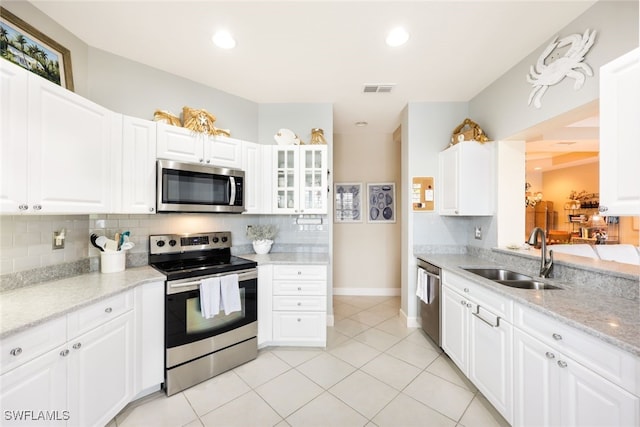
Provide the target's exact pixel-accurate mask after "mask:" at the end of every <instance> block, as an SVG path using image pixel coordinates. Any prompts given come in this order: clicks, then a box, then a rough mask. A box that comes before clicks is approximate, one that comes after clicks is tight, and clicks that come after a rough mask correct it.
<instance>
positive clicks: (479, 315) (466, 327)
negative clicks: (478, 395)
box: [441, 272, 513, 422]
mask: <svg viewBox="0 0 640 427" xmlns="http://www.w3.org/2000/svg"><path fill="white" fill-rule="evenodd" d="M448 284H449V285H448ZM459 287H462V293H459V292H458V289H457V288H459ZM485 292H486V291H484V292H483V290H481V289H479V286H478V285H476V284H474V283H472V282H467V281H465V279H463V278H461V277H459V276H453V275H451V274H447V272H445V273H444V274H443V287H442V305H441V307H442V313H441V316H442V318H441V320H442V322H441V324H442V348H443V349H444V350H445V352H446V353H447V355H449V357H450V358H451V360H453V362H454V363H455V364H456V365H457V366H458V368H460V370H462V372H463V373H464V374H465V375H467V377H469V379H470V380H471V381H472V382H473V383H474V384H475V385H476V387H478V389H479V390H480V391H481V392H482V394H483V395H484V396H485V397H486V398H487V399H488V400H489V401H490V402H491V404H492V405H493V406H494V407H495V408H496V409H497V410H498V412H500V413H501V414H502V416H503V417H504V418H505V419H506V420H507V421H509V422H512V409H513V400H512V399H513V381H512V366H511V360H512V339H513V337H512V336H513V328H512V325H511V324H510V323H509V322H508V321H507V319H505V318H504V317H500V316H498V315H496V314H495V313H497V312H499V311H500V310H499V309H497V308H494V307H492V306H487V305H486V302H484V299H483V294H484V293H485ZM476 294H477V295H478V299H477V300H474V299H471V298H472V297H473V296H474V295H476ZM490 298H495V297H494V296H492V297H490ZM501 305H503V304H496V307H499V306H501ZM504 305H507V304H506V303H505V304H504Z"/></svg>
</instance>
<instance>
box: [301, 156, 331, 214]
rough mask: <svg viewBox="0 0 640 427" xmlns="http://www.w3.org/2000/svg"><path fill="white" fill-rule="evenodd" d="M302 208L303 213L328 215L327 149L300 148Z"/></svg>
mask: <svg viewBox="0 0 640 427" xmlns="http://www.w3.org/2000/svg"><path fill="white" fill-rule="evenodd" d="M300 157H301V162H300V164H301V170H300V176H301V178H300V187H301V188H300V195H301V200H300V206H301V211H302V212H303V213H327V197H328V193H327V147H326V146H318V145H308V146H301V147H300Z"/></svg>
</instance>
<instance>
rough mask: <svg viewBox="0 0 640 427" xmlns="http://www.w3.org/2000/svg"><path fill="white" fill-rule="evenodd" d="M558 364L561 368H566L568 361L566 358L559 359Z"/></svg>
mask: <svg viewBox="0 0 640 427" xmlns="http://www.w3.org/2000/svg"><path fill="white" fill-rule="evenodd" d="M558 366H560V367H561V368H566V367H567V362H565V361H564V360H558Z"/></svg>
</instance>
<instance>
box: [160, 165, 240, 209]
mask: <svg viewBox="0 0 640 427" xmlns="http://www.w3.org/2000/svg"><path fill="white" fill-rule="evenodd" d="M243 184H244V172H243V171H238V170H233V169H225V168H218V167H213V166H203V165H194V164H190V163H181V162H175V161H171V160H158V182H157V201H156V204H157V206H156V208H157V211H158V212H231V213H241V212H243V211H244V206H243V205H244V203H243V201H244V200H243Z"/></svg>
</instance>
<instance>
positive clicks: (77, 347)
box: [73, 342, 82, 350]
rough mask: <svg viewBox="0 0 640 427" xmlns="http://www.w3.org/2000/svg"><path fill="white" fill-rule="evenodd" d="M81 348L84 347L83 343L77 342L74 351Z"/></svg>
mask: <svg viewBox="0 0 640 427" xmlns="http://www.w3.org/2000/svg"><path fill="white" fill-rule="evenodd" d="M80 347H82V343H81V342H77V343H75V344H74V345H73V349H74V350H80Z"/></svg>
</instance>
